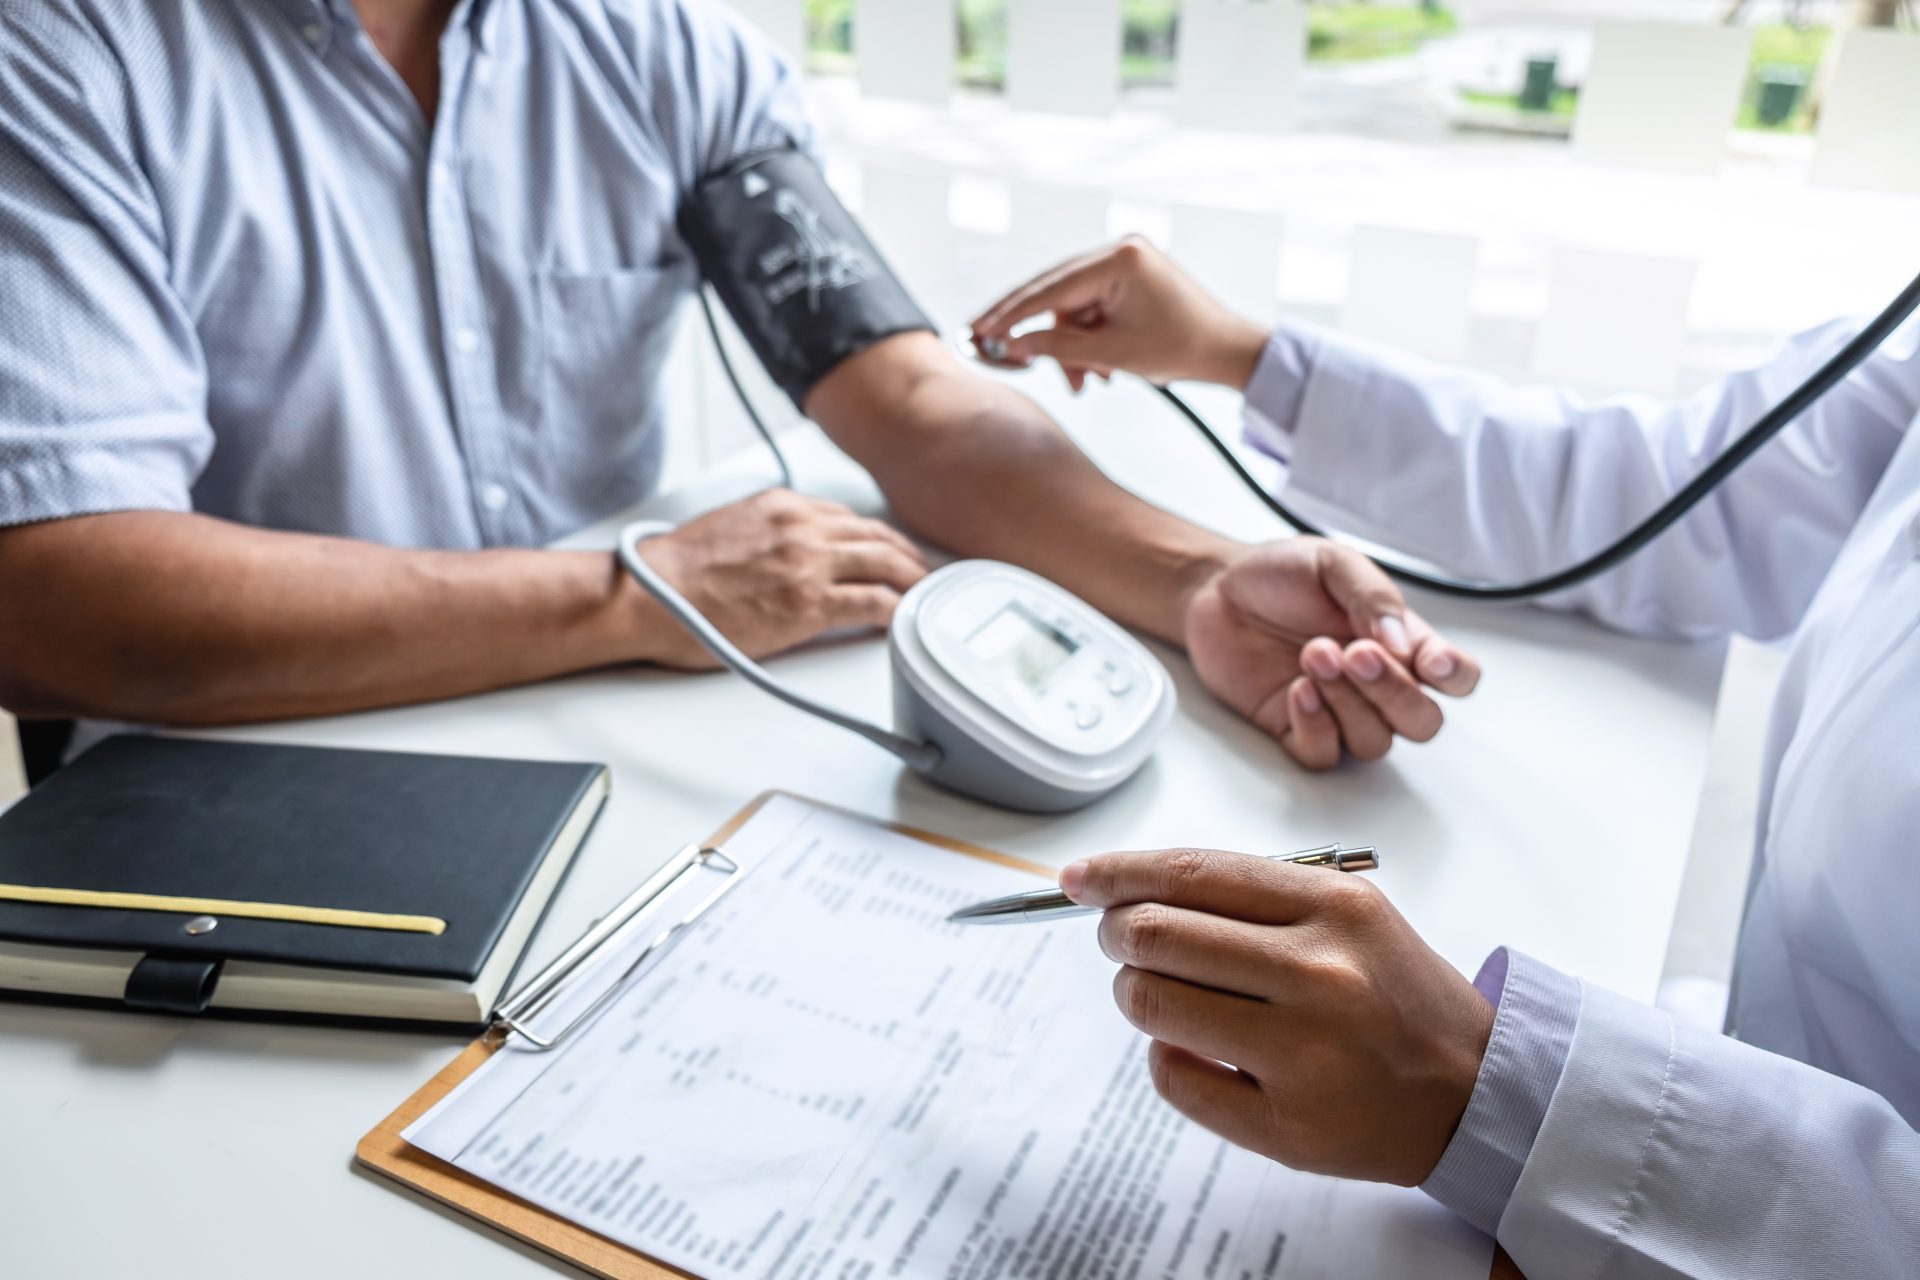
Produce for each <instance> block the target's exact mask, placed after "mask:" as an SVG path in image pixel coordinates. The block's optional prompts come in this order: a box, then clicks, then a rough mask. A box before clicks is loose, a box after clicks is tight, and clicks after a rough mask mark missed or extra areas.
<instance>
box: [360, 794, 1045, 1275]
mask: <svg viewBox="0 0 1920 1280" xmlns="http://www.w3.org/2000/svg"><path fill="white" fill-rule="evenodd" d="M782 794H786V795H791V793H786V792H779V791H768V792H763V793H762V794H761V795H760V796H758V797H757V798H756V799H755V800H754V801H753V803H751V804H749V805H748V806H747V807H746V808H744V809H742V810H741V811H740V812H739V813H736V814H734V815H733V817H732V818H730V819H728V821H727V823H726V825H724V826H722V827H721V828H720V829H719V830H718V831H716V832H714V833H713V834H712V835H711V836H709V837H707V839H706V842H705V843H706V844H707V845H708V846H709V847H712V846H719V845H722V844H724V843H725V842H726V841H727V840H728V839H729V838H730V837H731V836H732V835H733V834H734V833H735V832H737V831H739V830H740V828H741V827H743V826H745V825H746V823H747V820H748V819H749V818H751V817H753V815H754V814H756V813H758V812H759V811H760V807H761V806H762V805H764V804H765V803H766V802H767V801H768V800H770V799H772V798H773V797H774V796H777V795H782ZM792 798H793V799H795V800H799V801H802V802H803V803H806V804H811V805H815V806H816V807H818V808H829V809H830V808H832V807H833V806H831V805H821V804H819V802H817V801H814V800H808V799H807V798H806V797H805V796H792ZM836 812H840V813H847V814H848V816H850V817H860V818H862V820H863V821H868V822H871V821H873V819H871V818H864V817H862V815H859V814H853V813H851V812H850V811H848V810H844V809H842V810H836ZM881 825H883V826H885V827H887V828H888V829H889V830H892V831H897V832H899V833H900V834H901V835H904V836H909V837H911V838H913V839H915V840H918V841H920V842H921V843H922V844H929V845H932V846H934V847H935V848H938V849H946V850H949V851H951V852H953V853H963V854H966V855H967V856H968V857H971V858H984V859H986V860H987V861H988V862H997V863H1000V864H1001V865H1003V866H1008V867H1012V868H1014V869H1015V870H1017V871H1030V872H1032V873H1034V874H1035V875H1040V876H1045V877H1048V878H1052V876H1053V874H1054V873H1053V870H1052V868H1049V867H1043V866H1040V865H1038V864H1036V863H1032V862H1023V861H1021V860H1020V859H1018V858H1010V857H1008V856H1007V855H1006V854H1004V853H996V852H995V851H993V850H992V849H986V848H982V847H981V846H979V845H974V844H968V843H966V842H965V841H961V840H952V839H949V838H947V837H946V836H939V835H934V834H933V833H932V832H928V831H920V830H918V829H916V828H913V827H906V826H901V825H899V824H897V823H891V822H889V823H882V824H881ZM501 1043H503V1041H501V1040H499V1039H498V1038H497V1037H495V1036H494V1035H493V1034H492V1033H488V1034H485V1035H482V1036H481V1037H480V1038H479V1039H478V1040H475V1041H474V1042H473V1043H472V1044H470V1045H468V1046H467V1047H466V1048H465V1049H464V1050H462V1051H461V1053H460V1056H459V1057H457V1058H455V1059H454V1060H453V1061H452V1062H450V1063H448V1064H447V1065H446V1066H445V1067H443V1068H441V1069H440V1072H439V1074H437V1075H435V1076H434V1077H433V1079H431V1080H429V1081H428V1082H427V1083H426V1084H425V1085H423V1086H422V1087H421V1088H420V1089H419V1090H418V1091H417V1092H416V1093H415V1094H414V1095H413V1096H412V1097H411V1098H408V1099H407V1100H406V1101H405V1102H403V1103H401V1104H400V1106H399V1108H398V1109H397V1110H395V1111H394V1113H393V1114H392V1115H390V1116H388V1117H387V1118H386V1119H385V1120H382V1121H381V1122H380V1123H379V1124H378V1125H376V1126H374V1129H373V1131H372V1132H371V1133H369V1134H367V1136H366V1137H364V1138H362V1139H360V1143H359V1145H358V1146H357V1147H355V1148H354V1158H355V1159H356V1160H358V1161H359V1163H361V1164H363V1165H365V1166H366V1167H367V1168H369V1169H372V1170H374V1171H375V1172H376V1173H381V1174H384V1175H386V1176H387V1177H389V1178H392V1179H393V1180H394V1181H395V1182H398V1183H400V1184H401V1185H402V1186H406V1187H410V1188H412V1189H413V1190H415V1191H418V1192H420V1193H421V1194H422V1195H426V1196H430V1197H432V1198H433V1199H435V1200H438V1201H439V1202H440V1203H441V1204H444V1205H446V1206H448V1207H449V1208H452V1209H458V1210H459V1211H460V1212H462V1213H464V1214H466V1215H468V1216H469V1217H473V1218H477V1219H479V1220H480V1221H481V1222H484V1223H486V1224H487V1225H488V1226H491V1227H494V1228H496V1229H498V1230H500V1231H504V1232H506V1233H507V1234H508V1235H510V1236H513V1237H514V1238H515V1239H518V1240H523V1241H525V1242H526V1243H527V1244H530V1245H533V1246H534V1247H535V1248H538V1249H544V1250H545V1251H546V1252H548V1253H551V1254H553V1255H555V1256H556V1257H560V1258H564V1259H565V1260H566V1261H568V1262H571V1263H573V1264H574V1265H575V1266H577V1267H581V1268H583V1269H585V1270H587V1271H590V1272H592V1273H593V1274H594V1275H596V1276H603V1277H605V1278H606V1280H657V1278H658V1277H671V1276H686V1277H693V1273H692V1272H687V1271H682V1270H680V1269H679V1268H677V1267H670V1266H667V1265H666V1264H665V1263H663V1262H656V1261H654V1260H653V1259H652V1258H649V1257H648V1256H646V1255H645V1254H643V1253H639V1252H636V1251H635V1250H632V1249H629V1248H627V1247H626V1246H625V1245H622V1244H616V1243H615V1242H613V1241H612V1240H609V1239H607V1238H606V1237H605V1236H603V1235H600V1234H599V1233H597V1232H594V1231H589V1230H587V1229H586V1228H585V1227H582V1226H580V1225H578V1224H577V1223H573V1222H569V1221H568V1220H566V1219H565V1218H562V1217H559V1216H558V1215H556V1214H552V1213H549V1212H547V1211H546V1210H545V1209H542V1208H539V1207H537V1206H535V1205H531V1204H528V1203H527V1202H526V1201H524V1200H522V1199H520V1198H519V1197H518V1196H515V1195H512V1194H509V1193H508V1192H505V1191H502V1190H500V1188H498V1187H496V1186H494V1185H493V1184H492V1183H490V1182H488V1181H486V1180H485V1179H482V1178H476V1177H474V1176H473V1175H472V1174H470V1173H467V1172H466V1171H464V1170H462V1169H457V1168H455V1167H454V1166H453V1165H450V1164H448V1163H447V1162H446V1161H444V1160H442V1159H440V1158H439V1157H438V1156H432V1155H428V1154H427V1153H426V1152H424V1151H422V1150H420V1149H419V1148H418V1147H415V1146H414V1145H413V1144H411V1143H409V1142H408V1141H407V1140H406V1139H405V1138H403V1137H401V1136H400V1134H401V1132H402V1131H403V1130H404V1129H406V1127H407V1126H408V1125H410V1124H412V1123H413V1122H414V1121H415V1120H418V1119H419V1118H420V1117H421V1116H423V1115H425V1114H426V1113H427V1111H428V1110H430V1109H431V1108H432V1107H433V1105H434V1104H435V1103H437V1102H439V1101H440V1099H442V1098H444V1097H446V1096H447V1094H449V1093H450V1092H452V1091H453V1088H454V1086H455V1085H457V1084H459V1083H460V1082H461V1081H462V1080H465V1079H466V1078H467V1077H468V1076H470V1075H472V1074H473V1072H474V1071H475V1070H476V1069H478V1068H479V1066H480V1064H481V1063H483V1062H485V1061H486V1060H487V1059H488V1058H490V1057H492V1056H493V1054H494V1052H495V1051H496V1050H497V1049H498V1048H499V1046H500V1044H501Z"/></svg>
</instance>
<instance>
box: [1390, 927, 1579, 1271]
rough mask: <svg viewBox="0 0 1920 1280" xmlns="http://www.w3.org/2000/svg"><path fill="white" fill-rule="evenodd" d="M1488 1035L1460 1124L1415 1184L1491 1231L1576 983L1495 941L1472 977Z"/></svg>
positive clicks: (1558, 1046)
mask: <svg viewBox="0 0 1920 1280" xmlns="http://www.w3.org/2000/svg"><path fill="white" fill-rule="evenodd" d="M1473 985H1474V986H1475V987H1477V988H1479V991H1480V994H1481V995H1483V996H1485V997H1486V998H1487V999H1488V1000H1490V1001H1492V1002H1493V1003H1494V1006H1495V1012H1494V1017H1493V1034H1492V1035H1491V1036H1490V1037H1489V1038H1488V1040H1487V1052H1486V1056H1485V1058H1483V1059H1482V1060H1481V1063H1480V1075H1479V1078H1478V1079H1477V1080H1475V1081H1474V1085H1473V1096H1472V1097H1471V1098H1470V1099H1469V1100H1468V1102H1467V1109H1466V1111H1465V1112H1464V1113H1463V1114H1462V1115H1461V1117H1460V1127H1459V1128H1458V1129H1456V1130H1455V1131H1454V1134H1453V1140H1452V1141H1451V1142H1449V1143H1448V1144H1447V1149H1446V1152H1445V1153H1444V1154H1443V1155H1442V1156H1441V1157H1440V1163H1439V1164H1437V1165H1435V1166H1434V1167H1433V1172H1432V1173H1431V1174H1429V1175H1427V1180H1426V1182H1424V1183H1422V1184H1421V1190H1423V1191H1425V1192H1426V1193H1427V1194H1428V1195H1430V1196H1432V1197H1433V1198H1434V1199H1435V1200H1438V1201H1439V1202H1440V1203H1441V1204H1443V1205H1445V1206H1447V1208H1449V1209H1452V1210H1453V1211H1454V1212H1455V1213H1457V1214H1459V1215H1460V1216H1461V1217H1463V1218H1465V1219H1466V1220H1467V1221H1468V1222H1471V1223H1472V1224H1473V1225H1474V1226H1476V1227H1478V1228H1479V1229H1480V1230H1482V1231H1484V1232H1486V1233H1487V1234H1488V1235H1493V1234H1494V1232H1495V1230H1496V1229H1497V1228H1498V1227H1499V1225H1500V1218H1501V1215H1503V1214H1504V1213H1505V1212H1506V1209H1507V1202H1508V1201H1509V1200H1510V1199H1511V1198H1512V1196H1513V1189H1514V1187H1515V1186H1516V1185H1517V1184H1518V1183H1519V1181H1520V1174H1521V1171H1522V1170H1523V1169H1524V1168H1525V1167H1526V1163H1527V1155H1528V1153H1529V1152H1531V1151H1532V1150H1533V1142H1534V1139H1535V1137H1537V1136H1538V1135H1539V1132H1540V1126H1541V1124H1543V1123H1544V1122H1545V1120H1546V1115H1547V1107H1548V1105H1549V1104H1550V1103H1551V1102H1552V1101H1553V1093H1554V1089H1555V1088H1556V1087H1558V1085H1559V1083H1560V1073H1561V1071H1562V1069H1563V1068H1564V1067H1565V1066H1566V1062H1567V1053H1568V1051H1569V1050H1570V1048H1571V1047H1572V1044H1573V1031H1574V1027H1575V1026H1576V1025H1577V1024H1578V1022H1579V1019H1580V984H1579V982H1577V981H1576V980H1574V979H1573V978H1570V977H1568V976H1567V975H1566V974H1563V973H1561V972H1560V971H1559V970H1557V969H1553V968H1550V967H1548V966H1547V965H1544V964H1541V963H1540V962H1539V961H1537V960H1534V959H1533V958H1531V957H1530V956H1526V955H1523V954H1522V953H1520V952H1517V951H1509V950H1508V949H1507V948H1505V947H1502V948H1500V949H1499V950H1498V951H1495V952H1494V953H1493V954H1492V955H1491V956H1489V957H1487V962H1486V963H1485V964H1484V965H1482V966H1481V967H1480V974H1479V976H1478V977H1476V978H1475V979H1474V984H1473Z"/></svg>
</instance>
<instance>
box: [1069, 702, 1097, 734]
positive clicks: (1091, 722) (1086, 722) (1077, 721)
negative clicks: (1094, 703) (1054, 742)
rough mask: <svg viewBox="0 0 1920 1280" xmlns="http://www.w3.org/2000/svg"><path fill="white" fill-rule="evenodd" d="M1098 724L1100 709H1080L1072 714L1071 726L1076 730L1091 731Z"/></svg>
mask: <svg viewBox="0 0 1920 1280" xmlns="http://www.w3.org/2000/svg"><path fill="white" fill-rule="evenodd" d="M1099 723H1100V708H1098V707H1081V708H1079V709H1077V710H1076V711H1075V712H1074V713H1073V724H1074V727H1075V728H1076V729H1091V728H1093V727H1094V726H1095V725H1097V724H1099Z"/></svg>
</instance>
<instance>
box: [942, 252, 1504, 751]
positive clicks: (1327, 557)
mask: <svg viewBox="0 0 1920 1280" xmlns="http://www.w3.org/2000/svg"><path fill="white" fill-rule="evenodd" d="M1048 314H1051V315H1052V317H1053V325H1052V327H1051V328H1043V329H1033V330H1029V331H1027V332H1024V333H1021V334H1020V335H1019V336H1015V335H1014V332H1013V331H1014V330H1015V329H1016V328H1017V327H1019V326H1020V325H1022V324H1025V323H1026V322H1028V321H1031V320H1033V319H1036V318H1038V317H1041V316H1045V315H1048ZM972 329H973V341H974V344H975V345H976V347H978V348H979V350H980V353H981V355H982V356H983V358H985V359H986V360H987V362H988V363H990V364H996V365H1001V366H1005V367H1014V368H1024V367H1026V366H1028V365H1031V364H1032V363H1033V362H1034V361H1035V360H1040V359H1051V360H1054V361H1057V362H1058V363H1059V365H1060V368H1061V370H1062V371H1063V372H1064V373H1065V374H1066V377H1067V381H1068V382H1069V383H1071V384H1072V386H1073V389H1074V390H1075V391H1078V390H1080V388H1081V387H1083V386H1085V385H1086V380H1087V378H1088V377H1089V376H1090V375H1096V376H1099V377H1102V378H1105V377H1108V376H1111V375H1112V374H1113V373H1115V372H1116V371H1119V372H1126V373H1132V374H1135V375H1137V376H1139V377H1142V378H1145V379H1147V380H1148V381H1150V382H1157V383H1166V382H1174V381H1200V382H1215V383H1220V384H1222V385H1225V386H1230V387H1233V388H1235V389H1241V388H1244V387H1245V386H1246V384H1247V381H1248V379H1249V378H1251V377H1252V376H1253V371H1254V367H1255V365H1256V364H1257V363H1258V362H1259V359H1260V354H1261V351H1262V349H1263V347H1264V346H1265V344H1266V340H1267V334H1266V333H1265V332H1264V331H1263V330H1261V329H1260V328H1259V326H1257V325H1254V324H1252V323H1250V322H1249V321H1247V320H1244V319H1242V318H1240V317H1239V316H1236V315H1234V314H1233V313H1232V312H1231V311H1229V310H1228V309H1227V308H1226V307H1224V306H1222V305H1221V304H1220V303H1219V302H1218V301H1217V300H1215V299H1214V298H1213V297H1212V296H1210V295H1209V294H1208V293H1207V292H1206V290H1204V289H1202V288H1201V287H1200V286H1199V285H1197V284H1195V283H1194V282H1193V280H1192V279H1191V278H1190V277H1188V276H1187V275H1186V274H1185V273H1184V272H1182V271H1181V270H1180V269H1179V268H1178V267H1177V266H1175V265H1174V264H1173V262H1172V261H1171V260H1169V259H1168V258H1167V257H1166V255H1164V254H1162V253H1161V252H1160V251H1159V250H1157V249H1155V248H1154V247H1153V246H1152V245H1150V244H1148V243H1147V242H1146V241H1145V240H1143V239H1140V238H1139V237H1128V238H1127V239H1125V240H1122V241H1120V242H1119V243H1117V244H1114V245H1111V246H1109V247H1107V248H1104V249H1100V250H1096V251H1095V252H1093V253H1089V254H1086V255H1084V256H1082V257H1079V258H1075V259H1072V260H1071V261H1069V262H1066V263H1063V264H1061V265H1060V266H1058V267H1055V268H1054V269H1053V270H1051V271H1048V272H1045V273H1043V274H1041V275H1040V276H1037V277H1036V278H1034V279H1033V280H1031V281H1029V282H1028V283H1026V284H1024V285H1022V286H1020V287H1019V288H1017V289H1015V290H1014V291H1013V292H1011V293H1009V294H1008V295H1007V296H1006V297H1004V298H1002V299H1001V300H1000V301H998V302H996V303H994V304H993V305H992V306H991V307H989V308H988V309H987V310H986V311H984V312H982V313H981V315H980V316H979V317H978V318H977V319H975V320H974V322H973V326H972ZM1249 619H1252V620H1254V621H1255V622H1257V623H1259V624H1260V625H1258V626H1255V627H1249V626H1248V625H1247V622H1248V620H1249ZM1255 634H1259V635H1260V636H1261V637H1262V639H1263V640H1265V641H1267V642H1271V641H1274V640H1282V641H1284V642H1285V644H1284V645H1283V646H1282V647H1283V648H1284V649H1285V650H1286V651H1287V652H1288V653H1290V654H1292V655H1295V658H1296V660H1295V661H1292V662H1290V663H1282V664H1281V665H1280V666H1278V667H1275V666H1274V665H1272V664H1271V663H1266V662H1260V661H1253V660H1251V659H1252V658H1253V657H1254V655H1253V654H1252V653H1250V652H1249V644H1250V641H1249V637H1250V636H1252V635H1255ZM1187 635H1188V650H1189V653H1190V655H1191V657H1192V659H1193V664H1194V667H1195V669H1196V670H1197V671H1198V672H1199V674H1200V676H1201V678H1202V679H1203V680H1204V681H1205V682H1206V684H1207V687H1208V688H1209V689H1211V690H1212V691H1213V693H1214V694H1215V696H1216V697H1219V698H1220V699H1221V700H1222V701H1224V702H1226V703H1227V704H1228V705H1230V706H1232V707H1233V708H1234V709H1235V710H1237V711H1239V712H1240V714H1241V715H1243V716H1245V717H1246V718H1247V719H1249V720H1251V721H1253V722H1254V723H1255V724H1256V725H1259V726H1260V727H1261V728H1263V729H1265V730H1266V731H1267V732H1268V733H1270V734H1272V735H1273V736H1274V737H1276V738H1278V739H1279V741H1280V742H1281V744H1282V745H1283V746H1284V747H1285V748H1286V750H1287V751H1288V753H1289V754H1290V755H1292V756H1293V758H1294V759H1295V760H1297V761H1299V762H1300V763H1301V764H1302V765H1305V766H1306V767H1307V768H1310V769H1327V768H1331V767H1333V766H1334V765H1336V764H1338V763H1339V762H1340V759H1341V756H1342V754H1343V753H1344V754H1348V755H1352V756H1353V757H1355V758H1356V759H1361V760H1377V759H1379V758H1380V757H1382V756H1384V755H1385V754H1386V753H1387V751H1388V749H1389V748H1390V747H1391V746H1392V744H1393V739H1394V738H1395V737H1396V736H1398V737H1404V738H1407V739H1410V740H1412V741H1415V742H1425V741H1427V740H1428V739H1430V738H1432V737H1433V736H1434V735H1435V734H1436V733H1438V732H1439V730H1440V726H1441V721H1442V719H1443V716H1442V713H1441V710H1440V706H1439V703H1438V702H1437V701H1436V700H1435V699H1434V697H1433V694H1434V693H1436V692H1437V693H1441V694H1446V695H1449V696H1451V697H1456V698H1458V697H1465V696H1466V695H1467V694H1469V693H1472V692H1473V689H1474V686H1475V685H1476V684H1478V683H1479V680H1480V666H1479V664H1478V663H1477V662H1476V661H1475V660H1474V659H1473V658H1472V657H1471V656H1469V655H1468V654H1466V653H1465V652H1463V651H1462V650H1460V649H1458V648H1456V647H1455V646H1453V645H1452V644H1450V643H1448V642H1447V641H1446V640H1445V639H1444V638H1443V637H1441V636H1440V635H1439V634H1438V633H1437V632H1435V631H1434V629H1433V627H1432V626H1431V625H1429V624H1428V623H1427V621H1426V620H1425V619H1423V618H1422V617H1420V615H1419V614H1418V613H1416V612H1414V611H1413V610H1412V609H1409V608H1407V607H1406V602H1405V600H1404V599H1403V598H1402V596H1401V594H1400V591H1399V588H1398V587H1396V586H1395V585H1394V584H1393V582H1392V581H1391V580H1390V579H1389V578H1388V577H1387V575H1386V574H1385V573H1384V572H1382V571H1381V570H1380V568H1379V567H1378V566H1377V565H1375V564H1374V563H1373V562H1372V561H1370V560H1368V559H1367V558H1366V557H1365V556H1363V555H1361V554H1360V553H1359V552H1357V551H1354V550H1352V549H1350V548H1347V547H1343V546H1340V545H1338V544H1336V543H1331V542H1327V541H1324V540H1322V539H1318V538H1293V539H1288V540H1285V541H1282V542H1276V543H1270V544H1268V545H1266V546H1263V547H1261V548H1258V549H1257V550H1256V551H1255V552H1254V553H1252V554H1250V555H1249V556H1247V557H1246V558H1245V559H1243V560H1241V561H1240V562H1238V563H1237V564H1235V565H1234V566H1233V567H1232V569H1230V570H1229V571H1228V572H1227V573H1225V574H1222V575H1220V577H1219V578H1217V579H1216V580H1214V581H1213V582H1211V583H1209V584H1208V587H1207V589H1206V590H1205V591H1203V592H1201V593H1200V594H1199V595H1198V596H1196V598H1195V599H1194V600H1193V601H1191V602H1190V603H1189V605H1188V627H1187ZM1269 647H1270V644H1269ZM1265 651H1266V650H1265V649H1263V650H1262V652H1265Z"/></svg>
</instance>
